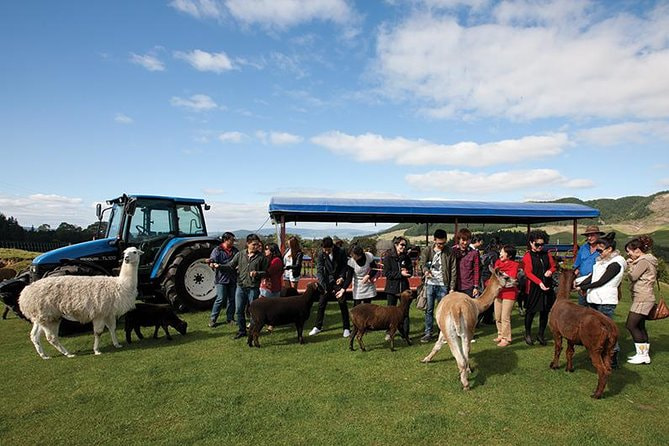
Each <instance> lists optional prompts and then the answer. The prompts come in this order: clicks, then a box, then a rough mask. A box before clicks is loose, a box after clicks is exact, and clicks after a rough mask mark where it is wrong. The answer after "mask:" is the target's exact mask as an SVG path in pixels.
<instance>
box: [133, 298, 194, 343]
mask: <svg viewBox="0 0 669 446" xmlns="http://www.w3.org/2000/svg"><path fill="white" fill-rule="evenodd" d="M154 326H155V327H156V330H155V331H154V332H153V338H154V339H157V338H158V329H159V328H160V327H163V330H165V336H166V337H167V339H169V340H170V341H171V340H172V336H170V332H169V331H168V330H167V327H168V326H172V327H174V328H175V329H176V330H177V331H178V332H179V333H181V334H182V335H185V334H186V328H187V327H188V323H187V322H186V321H183V320H181V319H179V317H178V316H177V315H176V313H175V312H174V310H173V309H172V306H170V305H165V304H146V303H137V304H136V305H135V309H134V310H130V311H128V312H127V313H126V315H125V340H126V341H127V342H128V344H130V343H131V342H132V341H131V339H130V333H131V332H132V330H135V333H136V334H137V337H138V338H139V339H144V336H142V332H141V331H140V329H139V328H140V327H154Z"/></svg>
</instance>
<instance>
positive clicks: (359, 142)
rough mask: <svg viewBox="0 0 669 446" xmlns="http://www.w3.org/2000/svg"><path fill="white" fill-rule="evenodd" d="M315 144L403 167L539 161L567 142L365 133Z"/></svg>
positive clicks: (557, 137)
mask: <svg viewBox="0 0 669 446" xmlns="http://www.w3.org/2000/svg"><path fill="white" fill-rule="evenodd" d="M311 141H312V142H313V143H314V144H317V145H320V146H323V147H326V148H327V149H329V150H331V151H332V152H334V153H339V154H344V155H348V156H351V157H353V158H355V159H356V160H358V161H370V162H375V161H386V160H387V161H394V162H395V163H397V164H405V165H428V164H430V165H434V164H437V165H451V166H476V167H481V166H490V165H494V164H505V163H515V162H517V161H518V160H531V159H541V158H544V157H546V156H554V155H557V154H559V153H561V152H562V151H563V149H564V147H565V146H566V145H567V144H568V142H569V140H568V137H567V135H566V134H564V133H556V134H553V135H545V136H526V137H523V138H520V139H509V140H502V141H495V142H490V143H484V144H479V143H475V142H460V143H456V144H450V145H447V144H436V143H433V142H430V141H426V140H423V139H416V140H411V139H406V138H402V137H397V138H385V137H383V136H380V135H376V134H372V133H366V134H364V135H357V136H354V135H347V134H345V133H342V132H339V131H331V132H326V133H323V134H321V135H318V136H315V137H313V138H311Z"/></svg>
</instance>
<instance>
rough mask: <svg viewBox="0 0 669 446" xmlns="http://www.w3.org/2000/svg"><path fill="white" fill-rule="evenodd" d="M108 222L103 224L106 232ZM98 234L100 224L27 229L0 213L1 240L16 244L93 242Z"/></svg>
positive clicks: (45, 226)
mask: <svg viewBox="0 0 669 446" xmlns="http://www.w3.org/2000/svg"><path fill="white" fill-rule="evenodd" d="M105 227H106V222H102V230H103V231H104V229H105ZM97 234H98V223H97V222H95V223H91V224H90V225H88V226H87V227H85V228H82V227H80V226H77V225H73V224H71V223H67V222H62V223H60V224H59V225H58V226H57V227H56V228H55V229H54V228H52V227H51V226H50V225H48V224H42V225H39V226H38V227H37V228H35V227H34V226H33V227H31V228H30V229H26V228H24V227H23V226H21V225H20V224H19V222H18V220H16V218H14V217H6V216H5V215H4V214H1V213H0V240H3V241H14V242H42V243H45V242H61V243H67V244H69V243H80V242H84V241H87V240H93V238H95V237H96V235H97Z"/></svg>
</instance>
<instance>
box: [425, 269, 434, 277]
mask: <svg viewBox="0 0 669 446" xmlns="http://www.w3.org/2000/svg"><path fill="white" fill-rule="evenodd" d="M424 276H425V278H426V279H431V278H432V271H430V270H429V269H428V270H427V271H425V274H424Z"/></svg>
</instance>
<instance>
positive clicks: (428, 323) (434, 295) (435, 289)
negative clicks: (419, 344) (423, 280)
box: [425, 285, 448, 335]
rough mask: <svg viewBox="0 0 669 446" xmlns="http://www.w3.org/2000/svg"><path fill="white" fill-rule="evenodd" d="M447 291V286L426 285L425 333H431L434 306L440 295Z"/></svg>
mask: <svg viewBox="0 0 669 446" xmlns="http://www.w3.org/2000/svg"><path fill="white" fill-rule="evenodd" d="M446 293H448V288H446V287H445V286H440V285H427V291H426V292H425V294H426V296H425V297H427V308H426V309H425V334H426V335H431V334H432V325H433V323H434V307H435V306H437V304H438V303H439V301H440V300H441V298H442V297H444V296H445V295H446Z"/></svg>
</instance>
